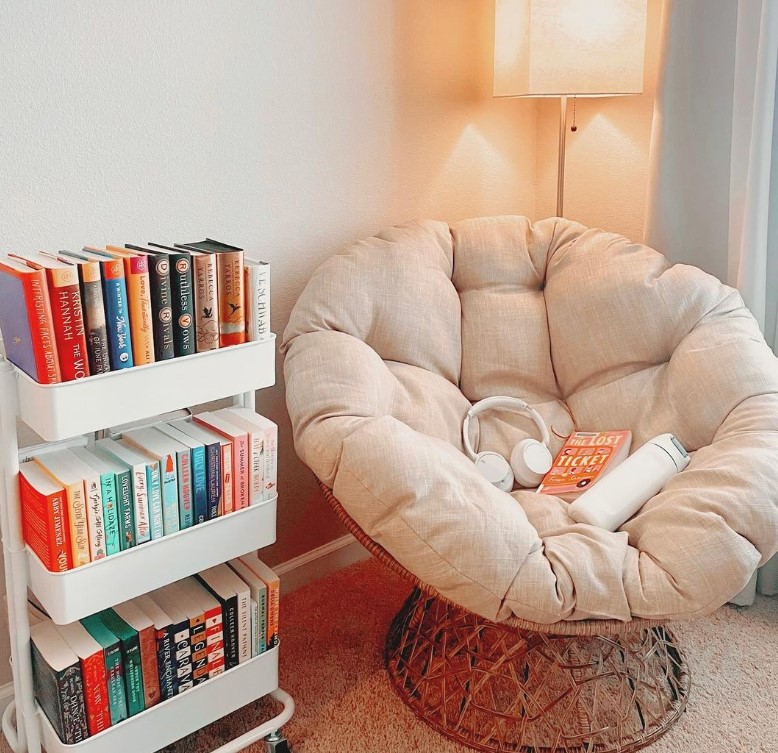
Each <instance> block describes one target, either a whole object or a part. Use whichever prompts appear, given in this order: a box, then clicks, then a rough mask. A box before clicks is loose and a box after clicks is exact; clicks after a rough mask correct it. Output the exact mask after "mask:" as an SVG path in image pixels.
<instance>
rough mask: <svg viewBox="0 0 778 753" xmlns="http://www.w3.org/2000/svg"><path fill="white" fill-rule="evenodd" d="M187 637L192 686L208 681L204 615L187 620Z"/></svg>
mask: <svg viewBox="0 0 778 753" xmlns="http://www.w3.org/2000/svg"><path fill="white" fill-rule="evenodd" d="M189 635H190V641H191V646H192V684H193V685H200V684H202V683H204V682H205V681H206V680H207V679H208V639H207V636H206V630H205V615H202V614H201V615H200V616H199V617H193V618H191V619H190V620H189Z"/></svg>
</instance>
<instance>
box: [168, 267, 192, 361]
mask: <svg viewBox="0 0 778 753" xmlns="http://www.w3.org/2000/svg"><path fill="white" fill-rule="evenodd" d="M170 264H171V266H170V287H171V290H172V292H173V296H172V297H173V346H174V348H175V354H176V356H189V355H192V354H193V353H195V352H196V344H195V324H194V291H193V288H192V261H191V257H190V256H189V254H170Z"/></svg>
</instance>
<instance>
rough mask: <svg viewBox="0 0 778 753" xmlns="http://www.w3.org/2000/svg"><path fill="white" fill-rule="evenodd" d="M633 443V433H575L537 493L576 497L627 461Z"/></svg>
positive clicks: (557, 457) (569, 438)
mask: <svg viewBox="0 0 778 753" xmlns="http://www.w3.org/2000/svg"><path fill="white" fill-rule="evenodd" d="M631 444H632V432H630V431H574V432H573V433H572V434H571V435H570V436H569V437H568V438H567V440H566V441H565V444H564V446H563V447H562V449H561V450H560V451H559V454H558V455H557V456H556V459H555V460H554V464H553V465H552V466H551V470H550V471H549V472H548V473H547V474H546V475H545V476H544V477H543V481H541V483H540V486H538V492H540V493H541V494H553V495H554V496H557V497H559V496H562V495H565V497H567V498H570V497H574V496H577V495H578V494H580V493H581V492H583V491H584V490H585V489H588V488H589V487H590V486H591V485H592V484H595V483H596V482H597V481H598V480H599V479H600V478H602V477H603V476H604V475H605V474H606V473H608V471H610V470H612V469H613V468H615V467H616V466H617V465H618V464H619V463H620V462H621V461H622V460H624V459H625V458H626V457H627V455H629V448H630V445H631Z"/></svg>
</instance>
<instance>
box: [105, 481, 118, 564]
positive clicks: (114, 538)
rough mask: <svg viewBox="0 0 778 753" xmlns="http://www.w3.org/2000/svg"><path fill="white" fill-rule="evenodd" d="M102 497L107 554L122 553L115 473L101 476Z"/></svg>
mask: <svg viewBox="0 0 778 753" xmlns="http://www.w3.org/2000/svg"><path fill="white" fill-rule="evenodd" d="M100 496H101V497H102V500H103V522H104V525H105V553H106V554H107V555H110V554H117V553H118V552H120V551H121V534H120V531H119V500H118V495H117V491H116V476H115V475H114V474H113V473H103V474H101V475H100Z"/></svg>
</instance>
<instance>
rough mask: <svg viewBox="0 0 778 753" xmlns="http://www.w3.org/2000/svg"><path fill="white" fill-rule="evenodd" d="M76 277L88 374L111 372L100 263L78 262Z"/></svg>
mask: <svg viewBox="0 0 778 753" xmlns="http://www.w3.org/2000/svg"><path fill="white" fill-rule="evenodd" d="M71 261H72V260H71ZM78 276H79V279H80V281H81V299H82V301H83V306H84V325H85V328H86V346H87V353H88V355H89V372H90V373H91V374H104V373H105V372H106V371H110V370H111V359H110V355H109V350H108V329H107V326H106V319H105V301H104V299H103V276H102V274H101V273H100V262H97V261H81V262H79V263H78Z"/></svg>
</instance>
